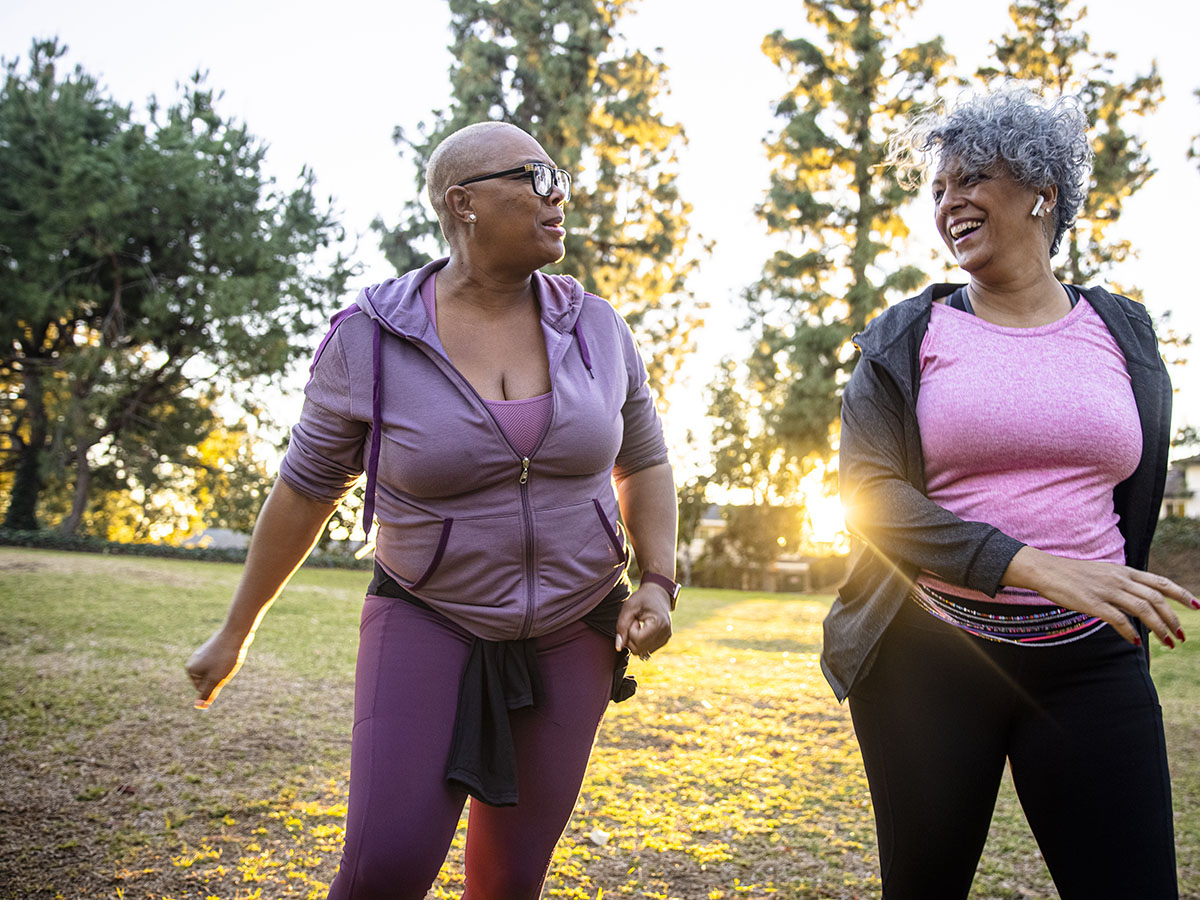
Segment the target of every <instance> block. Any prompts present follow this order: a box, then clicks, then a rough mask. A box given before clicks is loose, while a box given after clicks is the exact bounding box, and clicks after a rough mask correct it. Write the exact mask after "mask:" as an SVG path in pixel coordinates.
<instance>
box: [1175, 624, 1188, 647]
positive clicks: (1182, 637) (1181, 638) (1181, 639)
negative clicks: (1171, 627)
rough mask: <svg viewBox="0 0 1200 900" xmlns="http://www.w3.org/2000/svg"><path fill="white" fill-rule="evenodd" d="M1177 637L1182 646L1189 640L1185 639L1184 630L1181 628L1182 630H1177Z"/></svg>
mask: <svg viewBox="0 0 1200 900" xmlns="http://www.w3.org/2000/svg"><path fill="white" fill-rule="evenodd" d="M1175 637H1177V638H1179V642H1180V643H1181V644H1182V643H1183V642H1184V641H1186V640H1187V638H1185V637H1184V636H1183V629H1182V628H1180V629H1178V630H1176V632H1175Z"/></svg>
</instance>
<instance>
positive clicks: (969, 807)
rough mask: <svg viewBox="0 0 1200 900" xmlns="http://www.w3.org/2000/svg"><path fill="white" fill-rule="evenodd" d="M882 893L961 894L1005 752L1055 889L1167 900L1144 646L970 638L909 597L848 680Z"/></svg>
mask: <svg viewBox="0 0 1200 900" xmlns="http://www.w3.org/2000/svg"><path fill="white" fill-rule="evenodd" d="M850 712H851V714H852V716H853V718H854V728H855V731H856V732H857V734H858V741H859V744H860V746H861V747H862V754H863V762H864V764H865V766H866V770H867V781H868V782H869V784H870V787H871V799H872V802H873V804H874V807H875V826H876V830H877V832H878V835H879V860H880V868H881V874H882V878H883V895H884V897H885V898H886V900H908V898H914V900H917V898H919V900H943V898H945V900H950V898H954V900H959V898H965V897H966V896H967V894H968V892H969V890H970V887H971V881H972V879H973V878H974V876H975V867H976V865H977V864H978V862H979V856H980V853H981V852H982V851H983V845H984V843H985V841H986V840H987V835H988V828H989V825H990V823H991V818H992V810H993V807H994V806H995V802H996V793H997V791H998V790H999V786H1000V780H1001V776H1002V775H1003V770H1004V762H1005V760H1006V759H1007V760H1008V762H1009V765H1010V767H1011V770H1012V777H1013V782H1014V784H1015V786H1016V789H1017V795H1018V796H1019V797H1020V800H1021V806H1022V807H1023V808H1024V811H1025V816H1026V818H1027V819H1028V820H1029V825H1030V827H1031V828H1032V830H1033V834H1034V836H1035V837H1036V838H1037V842H1038V846H1039V847H1040V848H1041V851H1042V855H1043V857H1044V858H1045V860H1046V865H1047V867H1048V868H1049V870H1050V875H1051V877H1053V879H1054V884H1055V886H1056V887H1057V888H1058V891H1059V895H1060V896H1061V897H1063V898H1065V900H1104V898H1112V900H1130V898H1134V897H1136V898H1139V900H1175V898H1177V897H1178V896H1179V890H1178V886H1177V882H1176V875H1175V847H1174V834H1173V827H1172V813H1171V785H1170V780H1169V775H1168V772H1167V754H1166V746H1165V742H1164V740H1163V728H1162V710H1161V709H1160V707H1159V705H1158V695H1157V693H1156V692H1155V690H1154V684H1153V683H1152V682H1151V680H1150V674H1149V671H1148V668H1147V665H1146V660H1145V656H1144V654H1143V652H1142V651H1141V650H1139V649H1137V648H1135V647H1133V646H1132V645H1131V644H1129V643H1127V642H1126V641H1125V640H1124V639H1122V638H1121V637H1120V636H1119V635H1118V634H1117V633H1116V632H1115V631H1113V629H1112V628H1108V627H1105V628H1103V629H1101V630H1100V631H1098V632H1097V633H1095V634H1094V635H1091V636H1090V637H1087V638H1083V639H1082V640H1079V641H1076V642H1074V643H1071V644H1064V645H1060V646H1057V647H1024V646H1014V645H1011V644H1003V643H997V642H994V641H987V640H983V639H981V638H977V637H974V636H972V635H970V634H967V633H966V632H964V631H961V630H959V629H958V628H955V627H954V626H952V625H948V624H946V623H945V622H942V621H941V620H940V619H937V618H935V617H934V616H933V615H931V614H930V613H928V612H926V611H925V610H923V609H921V608H920V607H918V606H917V605H916V604H915V603H913V602H906V603H905V605H904V608H903V609H902V610H901V612H900V613H899V615H898V616H897V617H896V620H895V621H894V622H893V623H892V624H891V625H890V626H889V628H888V631H887V633H886V634H885V635H884V637H883V641H882V644H881V646H880V649H879V655H878V657H877V659H876V660H875V663H874V666H873V667H872V668H871V671H870V672H869V673H868V674H867V676H866V677H865V678H863V679H862V680H861V682H860V683H859V684H857V685H855V687H854V689H853V690H852V691H851V693H850Z"/></svg>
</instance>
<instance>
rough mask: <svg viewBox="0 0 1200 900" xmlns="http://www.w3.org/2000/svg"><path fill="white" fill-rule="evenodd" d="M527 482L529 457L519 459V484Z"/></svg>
mask: <svg viewBox="0 0 1200 900" xmlns="http://www.w3.org/2000/svg"><path fill="white" fill-rule="evenodd" d="M528 480H529V457H528V456H525V457H522V458H521V484H524V483H525V482H527V481H528Z"/></svg>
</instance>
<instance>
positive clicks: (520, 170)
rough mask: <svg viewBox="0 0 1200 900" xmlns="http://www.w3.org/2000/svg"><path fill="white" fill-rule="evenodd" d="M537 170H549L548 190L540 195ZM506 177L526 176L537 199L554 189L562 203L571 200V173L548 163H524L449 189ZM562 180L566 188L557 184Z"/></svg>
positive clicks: (465, 181) (459, 183) (549, 193)
mask: <svg viewBox="0 0 1200 900" xmlns="http://www.w3.org/2000/svg"><path fill="white" fill-rule="evenodd" d="M538 169H549V170H550V190H549V191H548V192H547V193H545V194H542V193H540V192H539V191H538V189H537V176H536V175H535V172H536V171H537V170H538ZM506 175H528V176H529V186H530V187H532V188H533V192H534V193H535V194H537V195H538V196H539V197H549V196H551V195H552V194H553V193H554V189H555V188H558V189H559V190H560V191H562V193H563V201H562V202H563V203H566V202H567V201H568V200H570V199H571V173H570V172H568V171H567V170H566V169H560V168H558V167H557V166H552V165H550V164H549V163H543V162H533V163H525V165H523V166H517V167H516V168H514V169H505V170H504V171H503V172H491V173H489V174H487V175H476V176H475V177H474V178H467V179H465V180H464V181H459V182H456V183H455V184H453V185H451V187H466V186H467V185H468V184H474V183H475V182H477V181H488V180H489V179H492V178H503V177H504V176H506ZM560 177H561V178H563V179H565V180H566V182H567V186H566V188H564V187H563V186H562V185H561V184H559V178H560Z"/></svg>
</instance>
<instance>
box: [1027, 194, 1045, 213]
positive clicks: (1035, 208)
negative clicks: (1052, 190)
mask: <svg viewBox="0 0 1200 900" xmlns="http://www.w3.org/2000/svg"><path fill="white" fill-rule="evenodd" d="M1045 202H1046V198H1045V197H1043V196H1042V195H1041V194H1039V195H1038V202H1037V203H1035V204H1034V206H1033V212H1031V213H1030V215H1031V216H1036V215H1037V214H1038V213H1039V212H1041V209H1042V204H1043V203H1045Z"/></svg>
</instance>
